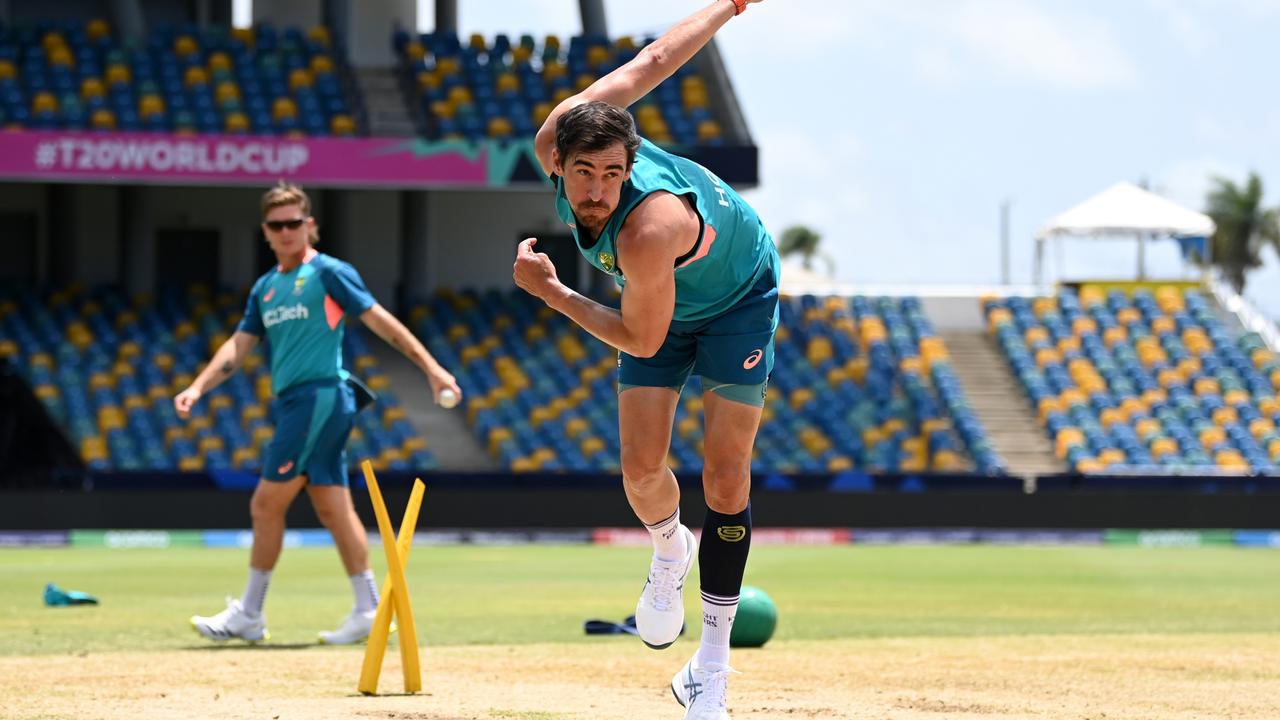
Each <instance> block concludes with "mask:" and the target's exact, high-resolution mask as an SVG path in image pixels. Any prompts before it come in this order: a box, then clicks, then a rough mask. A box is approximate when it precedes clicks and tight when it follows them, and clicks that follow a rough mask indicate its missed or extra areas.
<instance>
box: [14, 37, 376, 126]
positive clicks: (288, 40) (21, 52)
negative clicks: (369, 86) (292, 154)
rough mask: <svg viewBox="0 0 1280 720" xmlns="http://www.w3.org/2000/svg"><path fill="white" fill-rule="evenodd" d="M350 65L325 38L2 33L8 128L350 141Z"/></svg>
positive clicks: (334, 45) (329, 39)
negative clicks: (346, 75)
mask: <svg viewBox="0 0 1280 720" xmlns="http://www.w3.org/2000/svg"><path fill="white" fill-rule="evenodd" d="M342 58H343V52H342V50H341V48H340V47H336V44H335V43H334V41H333V40H332V39H331V37H330V35H329V32H328V30H327V29H326V28H324V27H314V28H311V29H310V30H308V31H307V32H306V33H305V34H304V33H303V32H302V31H301V30H298V29H296V28H289V29H286V30H284V31H277V30H276V29H275V28H273V27H272V26H270V25H266V24H263V25H258V26H257V27H255V28H252V29H247V28H237V29H235V30H228V29H227V28H225V27H220V26H211V27H207V28H204V29H200V28H198V27H196V26H194V25H184V26H180V27H174V26H161V27H159V28H158V29H157V30H156V31H155V32H153V33H151V35H150V36H149V37H147V38H145V39H137V38H128V39H121V38H117V37H115V36H114V35H113V34H112V30H111V28H110V26H109V25H108V24H107V22H106V21H104V20H92V21H89V22H87V23H80V22H76V21H66V22H56V23H55V22H42V23H36V24H34V25H26V26H13V27H7V26H4V25H3V24H0V125H4V126H6V127H11V128H22V127H27V128H35V129H67V130H84V129H91V130H102V131H126V132H128V131H150V132H176V133H181V134H192V133H197V132H199V133H230V134H246V133H253V134H258V135H285V136H303V135H313V136H315V135H352V134H354V133H355V132H356V126H355V121H354V119H353V111H352V107H351V104H350V103H349V102H348V99H347V91H346V89H344V87H343V83H342V80H341V76H342V70H343V67H344V61H343V59H342Z"/></svg>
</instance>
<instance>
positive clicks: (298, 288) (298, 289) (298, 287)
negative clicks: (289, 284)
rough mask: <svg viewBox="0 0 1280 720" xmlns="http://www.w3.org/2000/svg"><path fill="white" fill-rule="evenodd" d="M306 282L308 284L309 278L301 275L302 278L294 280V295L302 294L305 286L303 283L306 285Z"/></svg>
mask: <svg viewBox="0 0 1280 720" xmlns="http://www.w3.org/2000/svg"><path fill="white" fill-rule="evenodd" d="M306 284H307V279H306V278H304V277H300V278H298V279H297V280H294V281H293V294H294V295H301V294H302V286H303V285H306Z"/></svg>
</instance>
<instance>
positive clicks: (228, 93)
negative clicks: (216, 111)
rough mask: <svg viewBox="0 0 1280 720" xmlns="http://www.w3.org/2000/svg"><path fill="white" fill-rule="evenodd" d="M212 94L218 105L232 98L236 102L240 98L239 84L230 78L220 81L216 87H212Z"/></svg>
mask: <svg viewBox="0 0 1280 720" xmlns="http://www.w3.org/2000/svg"><path fill="white" fill-rule="evenodd" d="M213 96H214V99H215V100H217V102H218V104H219V105H222V104H223V103H226V102H230V101H233V100H234V101H237V102H238V101H239V100H240V86H239V85H237V84H235V83H234V82H232V81H230V80H227V81H224V82H220V83H218V87H217V88H215V89H214V91H213Z"/></svg>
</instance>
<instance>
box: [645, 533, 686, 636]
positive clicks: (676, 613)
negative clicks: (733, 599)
mask: <svg viewBox="0 0 1280 720" xmlns="http://www.w3.org/2000/svg"><path fill="white" fill-rule="evenodd" d="M680 532H683V533H684V540H685V556H684V558H683V559H682V560H676V561H675V562H667V561H665V560H659V559H658V558H657V557H654V558H653V560H652V561H651V562H650V563H649V579H648V580H646V581H645V584H644V591H643V592H641V593H640V602H638V603H636V631H637V632H638V633H639V634H640V639H641V640H643V641H644V644H645V645H648V646H649V647H651V648H653V649H654V650H661V649H663V648H665V647H669V646H670V645H671V643H673V642H675V641H676V638H678V637H680V631H681V630H682V629H683V628H684V594H683V591H684V581H685V578H687V577H689V571H690V570H692V569H693V559H694V558H695V557H697V556H698V540H697V538H695V537H694V536H693V532H692V531H690V530H689V528H687V527H685V526H683V525H681V526H680Z"/></svg>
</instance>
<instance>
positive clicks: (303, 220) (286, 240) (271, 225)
mask: <svg viewBox="0 0 1280 720" xmlns="http://www.w3.org/2000/svg"><path fill="white" fill-rule="evenodd" d="M314 225H315V220H313V219H312V218H311V217H310V216H309V215H306V214H304V213H303V212H302V206H301V205H281V206H280V207H273V208H271V209H270V210H268V211H267V217H266V218H265V219H264V220H263V221H262V232H263V234H265V235H266V236H267V242H268V243H269V244H270V245H271V249H272V250H274V251H275V252H276V253H277V254H280V255H291V254H293V253H298V252H302V251H303V250H305V249H306V248H307V246H308V245H309V244H310V243H311V240H310V238H311V229H312V227H313V226H314Z"/></svg>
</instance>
